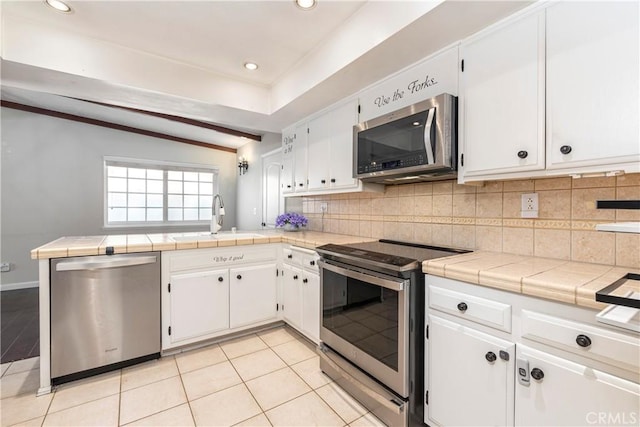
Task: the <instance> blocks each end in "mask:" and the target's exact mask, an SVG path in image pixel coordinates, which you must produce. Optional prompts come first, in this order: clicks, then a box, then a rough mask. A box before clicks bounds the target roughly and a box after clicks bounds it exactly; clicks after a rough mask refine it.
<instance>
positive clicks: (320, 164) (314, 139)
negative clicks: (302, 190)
mask: <svg viewBox="0 0 640 427" xmlns="http://www.w3.org/2000/svg"><path fill="white" fill-rule="evenodd" d="M331 117H332V116H331V114H330V113H326V114H323V115H322V116H319V117H316V118H315V119H313V120H311V121H310V122H309V138H308V140H307V153H308V156H309V177H308V178H309V190H322V189H325V188H329V168H330V162H329V146H330V144H329V139H330V137H331V135H330V126H331Z"/></svg>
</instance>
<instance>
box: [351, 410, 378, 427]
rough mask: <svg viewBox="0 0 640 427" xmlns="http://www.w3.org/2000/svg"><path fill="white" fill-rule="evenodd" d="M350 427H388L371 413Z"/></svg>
mask: <svg viewBox="0 0 640 427" xmlns="http://www.w3.org/2000/svg"><path fill="white" fill-rule="evenodd" d="M349 427H386V424H385V423H383V422H382V421H380V420H379V419H378V418H377V417H376V416H375V415H373V414H372V413H371V412H369V413H368V414H366V415H365V416H364V417H360V418H358V419H357V420H355V421H354V422H352V423H351V424H349Z"/></svg>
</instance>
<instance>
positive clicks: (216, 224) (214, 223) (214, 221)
mask: <svg viewBox="0 0 640 427" xmlns="http://www.w3.org/2000/svg"><path fill="white" fill-rule="evenodd" d="M216 200H219V201H220V207H219V208H218V213H217V214H216ZM223 218H224V202H223V201H222V196H221V195H220V194H216V195H215V196H213V202H211V234H217V233H218V231H220V229H221V228H222V219H223Z"/></svg>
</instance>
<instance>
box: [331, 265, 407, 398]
mask: <svg viewBox="0 0 640 427" xmlns="http://www.w3.org/2000/svg"><path fill="white" fill-rule="evenodd" d="M319 265H320V286H321V288H322V292H321V307H322V314H321V325H320V341H322V342H323V343H324V344H326V345H327V346H329V347H330V348H332V349H333V350H334V351H336V352H337V353H339V354H340V355H342V356H343V357H344V358H345V359H347V360H349V361H350V362H351V363H353V364H354V365H356V366H358V367H359V368H360V369H362V370H364V371H365V372H367V373H368V374H369V375H371V376H372V377H374V378H375V379H377V380H378V381H380V382H381V383H383V384H384V385H386V386H387V387H388V388H390V389H391V390H393V391H394V392H395V393H397V394H398V395H399V396H401V397H403V398H406V397H408V396H409V385H408V377H409V375H408V366H409V362H408V357H409V354H408V353H409V352H408V347H407V346H408V342H409V341H408V339H409V305H408V303H409V289H408V287H409V283H410V281H409V280H407V279H402V278H398V277H392V276H386V275H382V274H376V273H367V272H364V271H363V270H359V269H358V268H357V267H353V269H352V268H350V267H349V266H346V265H341V264H340V263H335V262H334V261H330V262H328V261H326V260H320V262H319Z"/></svg>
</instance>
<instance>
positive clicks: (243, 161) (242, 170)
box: [238, 157, 249, 175]
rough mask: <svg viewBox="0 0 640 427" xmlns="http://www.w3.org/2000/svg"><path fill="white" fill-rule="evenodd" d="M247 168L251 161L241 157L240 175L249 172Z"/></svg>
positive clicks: (239, 162)
mask: <svg viewBox="0 0 640 427" xmlns="http://www.w3.org/2000/svg"><path fill="white" fill-rule="evenodd" d="M247 169H249V162H247V159H245V158H244V157H240V160H239V161H238V171H239V172H240V175H244V174H245V173H247Z"/></svg>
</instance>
